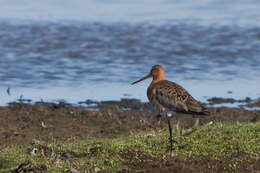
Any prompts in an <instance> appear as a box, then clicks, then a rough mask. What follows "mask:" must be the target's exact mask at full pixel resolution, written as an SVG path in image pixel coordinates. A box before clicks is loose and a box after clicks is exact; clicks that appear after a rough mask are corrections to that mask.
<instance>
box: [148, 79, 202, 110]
mask: <svg viewBox="0 0 260 173" xmlns="http://www.w3.org/2000/svg"><path fill="white" fill-rule="evenodd" d="M147 96H148V98H149V100H150V102H151V103H153V104H155V105H157V106H158V107H159V109H162V108H164V109H168V110H172V111H176V112H182V113H190V114H206V113H204V112H205V111H206V108H204V107H203V106H202V105H201V104H200V103H199V102H198V101H196V100H195V99H194V98H193V97H192V96H191V95H190V94H189V93H188V92H187V91H186V90H185V89H184V88H182V87H181V86H180V85H178V84H176V83H174V82H170V81H167V80H164V81H160V82H158V83H156V84H152V85H151V86H150V87H149V88H148V91H147Z"/></svg>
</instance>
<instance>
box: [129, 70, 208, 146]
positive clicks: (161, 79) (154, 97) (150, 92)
mask: <svg viewBox="0 0 260 173" xmlns="http://www.w3.org/2000/svg"><path fill="white" fill-rule="evenodd" d="M149 77H153V81H152V82H151V84H150V86H149V87H148V89H147V97H148V99H149V101H150V103H151V104H152V105H154V106H155V107H156V108H157V109H158V110H159V112H160V114H163V115H168V113H170V112H175V113H186V114H192V115H209V111H208V110H207V109H206V108H205V107H204V106H203V105H201V104H200V103H199V102H198V101H196V100H195V99H194V98H193V97H192V96H191V95H190V94H189V93H188V92H187V91H186V90H185V89H184V88H183V87H181V86H180V85H178V84H176V83H174V82H171V81H168V80H166V77H165V72H164V69H163V68H162V66H160V65H154V66H153V67H152V69H151V72H150V73H149V74H148V75H147V76H145V77H143V78H141V79H139V80H138V81H136V82H133V83H132V84H135V83H138V82H140V81H142V80H145V79H147V78H149ZM168 125H169V131H170V142H171V150H172V129H171V124H170V118H169V117H168Z"/></svg>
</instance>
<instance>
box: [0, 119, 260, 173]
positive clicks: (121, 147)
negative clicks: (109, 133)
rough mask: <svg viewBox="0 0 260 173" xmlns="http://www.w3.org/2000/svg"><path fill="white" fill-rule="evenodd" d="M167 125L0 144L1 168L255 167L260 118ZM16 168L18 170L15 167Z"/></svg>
mask: <svg viewBox="0 0 260 173" xmlns="http://www.w3.org/2000/svg"><path fill="white" fill-rule="evenodd" d="M174 140H175V142H174V152H173V153H172V155H171V154H170V153H169V152H167V151H166V150H167V148H168V147H169V144H168V129H161V130H158V129H157V130H156V131H155V130H152V129H151V130H146V131H140V132H136V133H134V132H129V135H124V136H118V137H114V138H112V139H109V138H104V137H97V138H95V137H93V136H92V137H89V138H86V139H80V140H77V139H75V138H70V139H67V140H66V141H62V142H61V141H56V140H53V141H49V142H42V141H37V140H34V141H33V142H32V143H31V144H26V145H19V146H18V145H15V144H13V145H9V146H5V147H1V149H0V172H10V170H13V171H33V172H70V171H73V169H77V170H79V171H81V172H169V171H171V172H174V171H176V172H191V171H192V172H251V171H253V170H260V123H259V122H257V123H217V124H213V125H208V126H201V127H199V128H198V129H197V130H196V131H194V132H193V133H191V134H187V135H183V136H181V135H179V133H178V132H177V130H175V131H174ZM18 169H19V170H18Z"/></svg>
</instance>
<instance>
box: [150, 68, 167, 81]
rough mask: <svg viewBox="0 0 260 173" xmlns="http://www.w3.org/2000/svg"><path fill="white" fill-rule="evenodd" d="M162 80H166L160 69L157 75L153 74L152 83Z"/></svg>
mask: <svg viewBox="0 0 260 173" xmlns="http://www.w3.org/2000/svg"><path fill="white" fill-rule="evenodd" d="M162 80H166V77H165V74H164V71H160V72H159V73H158V74H157V75H154V76H153V81H152V84H155V83H157V82H160V81H162Z"/></svg>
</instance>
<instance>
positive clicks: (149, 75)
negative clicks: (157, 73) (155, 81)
mask: <svg viewBox="0 0 260 173" xmlns="http://www.w3.org/2000/svg"><path fill="white" fill-rule="evenodd" d="M149 77H152V74H151V73H149V74H148V75H147V76H145V77H143V78H141V79H139V80H138V81H135V82H133V83H132V85H134V84H136V83H138V82H141V81H142V80H145V79H147V78H149Z"/></svg>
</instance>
